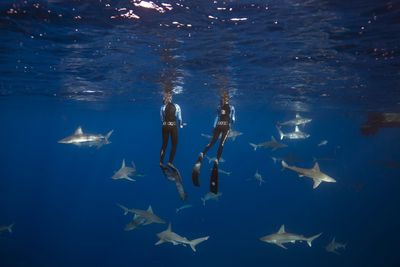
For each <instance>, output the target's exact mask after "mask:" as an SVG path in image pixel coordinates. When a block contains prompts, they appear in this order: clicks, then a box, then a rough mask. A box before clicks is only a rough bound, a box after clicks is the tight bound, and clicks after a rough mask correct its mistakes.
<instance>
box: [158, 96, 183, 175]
mask: <svg viewBox="0 0 400 267" xmlns="http://www.w3.org/2000/svg"><path fill="white" fill-rule="evenodd" d="M160 117H161V122H162V146H161V152H160V166H161V167H163V166H164V156H165V150H166V148H167V145H168V137H169V136H171V143H172V147H171V151H170V153H169V160H168V166H169V167H171V168H175V166H174V165H173V161H174V157H175V153H176V146H177V145H178V125H179V127H180V128H183V123H182V113H181V108H180V107H179V105H178V104H174V103H172V94H171V93H167V94H166V95H165V96H164V105H163V106H162V107H161V110H160ZM177 122H178V125H177Z"/></svg>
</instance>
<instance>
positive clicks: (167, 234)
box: [155, 224, 209, 252]
mask: <svg viewBox="0 0 400 267" xmlns="http://www.w3.org/2000/svg"><path fill="white" fill-rule="evenodd" d="M157 237H158V238H159V239H160V240H158V241H157V243H155V245H160V244H162V243H165V242H170V243H172V244H174V245H182V246H184V247H186V245H189V246H190V247H191V248H192V250H193V251H194V252H196V246H197V245H198V244H200V243H201V242H204V241H206V240H208V238H209V236H205V237H201V238H196V239H193V240H188V239H187V238H186V237H183V236H180V235H178V234H177V233H174V232H172V229H171V224H169V225H168V228H167V230H165V231H162V232H160V233H158V234H157Z"/></svg>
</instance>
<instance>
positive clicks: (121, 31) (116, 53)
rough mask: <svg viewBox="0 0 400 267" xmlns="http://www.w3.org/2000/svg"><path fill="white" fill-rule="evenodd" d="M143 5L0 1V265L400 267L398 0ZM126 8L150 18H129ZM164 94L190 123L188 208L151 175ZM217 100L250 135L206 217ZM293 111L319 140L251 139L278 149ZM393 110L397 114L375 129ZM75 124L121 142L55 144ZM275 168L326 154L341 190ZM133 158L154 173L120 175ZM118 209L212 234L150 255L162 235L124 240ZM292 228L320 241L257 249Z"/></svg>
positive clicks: (183, 145)
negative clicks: (225, 101)
mask: <svg viewBox="0 0 400 267" xmlns="http://www.w3.org/2000/svg"><path fill="white" fill-rule="evenodd" d="M139 2H140V1H134V2H129V1H62V0H59V1H2V2H1V4H0V38H1V42H0V125H1V131H0V147H1V149H0V226H3V225H9V224H11V223H14V224H15V225H14V227H13V233H7V232H2V233H0V266H35V267H36V266H38V267H39V266H40V267H43V266H60V267H64V266H65V267H66V266H68V267H69V266H266V265H269V266H294V265H296V266H399V265H400V260H399V257H398V255H397V251H398V248H399V245H398V239H399V237H400V234H399V232H398V225H399V224H400V216H399V213H398V211H399V208H400V205H399V203H400V195H399V194H398V188H399V186H400V180H399V177H400V176H399V173H400V142H399V136H400V135H399V134H400V129H399V126H400V119H399V117H400V115H399V114H400V90H399V88H400V72H399V69H400V68H399V67H400V60H399V59H400V58H399V56H400V48H399V45H400V34H399V31H398V29H399V27H400V25H399V24H400V20H399V17H400V2H399V1H378V0H376V1H373V0H370V1H312V0H311V1H295V0H291V1H275V0H273V1H225V2H223V1H215V2H213V1H164V2H162V1H155V2H154V3H155V4H156V5H157V8H158V11H157V9H147V8H144V7H141V6H134V3H136V4H139ZM143 3H144V2H143ZM143 3H142V4H143ZM162 3H167V4H171V7H172V10H169V8H170V7H169V6H165V5H164V6H163V5H162ZM167 7H168V8H167ZM122 8H126V10H125V9H122ZM129 10H132V13H134V14H135V15H137V16H139V17H140V18H138V19H129V18H124V17H121V14H124V13H126V12H128V11H129ZM232 18H233V19H234V20H231V19H232ZM235 19H237V20H235ZM174 22H175V23H174ZM169 90H173V92H174V101H175V102H176V103H178V104H179V105H180V106H181V108H182V115H183V119H184V121H185V122H186V123H187V127H185V128H183V129H180V130H179V143H178V151H177V154H176V158H175V161H174V163H175V165H176V166H177V167H178V168H179V169H180V172H181V174H182V176H183V180H184V187H185V190H186V191H187V194H188V196H189V197H188V201H187V202H186V203H187V204H191V205H193V207H192V208H189V209H185V210H182V211H181V212H180V213H176V212H175V209H176V208H178V207H180V206H182V205H183V204H186V203H184V202H182V201H181V200H180V199H179V197H178V194H177V192H176V188H175V185H174V184H173V183H171V182H170V181H168V180H167V179H165V177H164V176H163V175H162V173H161V171H160V169H159V167H158V162H159V151H160V147H161V125H160V120H159V109H160V105H161V102H162V94H163V92H164V91H169ZM222 90H227V91H228V92H229V94H230V96H231V101H232V104H233V105H234V106H235V108H236V123H235V125H234V129H235V130H237V131H240V132H242V133H243V135H241V136H239V137H237V139H236V140H235V141H232V140H228V141H227V143H226V145H225V148H224V152H223V156H222V157H223V158H224V159H225V160H226V162H225V163H221V165H220V168H221V169H223V170H226V171H231V172H232V174H231V175H230V176H227V175H224V174H220V191H221V192H222V196H221V198H220V200H219V201H212V200H210V201H208V202H207V203H206V206H205V207H204V206H203V205H202V201H201V200H200V198H201V197H203V196H204V195H205V194H206V193H207V192H208V182H209V175H210V172H211V170H210V168H211V167H212V165H211V164H209V163H208V161H206V160H205V161H204V162H203V166H202V170H201V183H202V186H201V187H200V188H197V187H194V186H193V185H192V183H191V177H190V176H191V171H192V167H193V164H194V162H195V160H196V158H197V156H198V154H199V152H200V151H201V150H202V149H203V148H204V146H205V145H206V144H207V139H206V138H204V137H202V136H201V134H202V133H205V134H210V133H211V131H212V123H213V121H214V116H215V109H216V107H217V105H218V100H219V95H220V93H221V91H222ZM296 113H300V114H301V115H302V116H304V117H308V118H312V122H311V123H309V124H307V125H305V126H304V127H302V128H301V129H302V130H303V131H305V132H307V133H310V135H311V136H310V138H308V139H305V140H286V139H285V140H283V141H281V142H283V143H285V144H287V145H288V147H287V148H283V149H280V150H276V151H271V150H269V149H262V148H260V149H257V151H254V150H253V149H252V147H251V146H250V145H249V142H252V143H261V142H264V141H267V140H270V138H271V136H275V138H277V139H278V137H279V134H278V131H277V129H276V126H275V125H276V123H277V122H282V121H286V120H289V119H292V118H294V116H295V114H296ZM388 113H391V114H397V116H398V117H397V120H396V121H394V122H387V121H382V120H381V119H376V118H377V117H378V118H382V116H384V114H388ZM78 126H82V128H83V130H84V131H87V132H90V133H101V134H105V133H107V132H108V131H109V130H111V129H113V130H114V133H113V134H112V136H111V138H110V141H111V143H110V144H108V145H104V146H102V147H101V148H96V147H76V146H73V145H65V144H59V143H57V141H58V140H60V139H62V138H64V137H66V136H68V135H70V134H72V133H73V132H74V131H75V129H76V128H77V127H78ZM283 129H284V130H285V131H289V130H291V128H290V127H285V128H283ZM323 140H327V141H328V143H327V144H326V145H324V146H318V144H319V143H320V142H321V141H323ZM168 152H169V150H168V151H167V156H168ZM215 154H216V146H215V147H214V148H213V149H212V150H210V152H209V156H211V157H213V156H215ZM271 157H277V158H285V160H286V161H287V162H288V163H289V164H290V165H294V166H299V167H303V168H311V167H312V166H313V165H314V164H315V160H316V161H318V163H319V165H320V168H321V170H322V171H323V172H326V173H327V174H329V175H330V176H332V177H334V178H335V179H336V180H337V183H322V184H321V185H320V186H319V187H318V188H317V189H313V188H312V180H311V179H309V178H305V177H298V175H297V174H295V173H294V172H293V171H290V170H282V167H281V165H280V163H279V162H277V163H274V161H273V160H272V159H271ZM124 158H125V159H126V161H127V162H131V161H134V163H135V165H136V167H137V170H138V171H139V172H141V173H144V174H145V176H144V177H138V178H137V181H136V182H129V181H116V180H113V179H111V176H112V175H113V174H114V172H115V171H116V170H118V169H119V168H120V166H121V161H122V159H124ZM256 170H258V171H259V172H260V173H261V174H262V175H263V177H264V179H265V181H266V183H264V184H262V185H261V186H259V184H258V182H257V181H255V180H253V176H254V173H255V172H256ZM249 179H250V180H249ZM116 203H121V204H123V205H125V206H127V207H130V208H137V209H147V207H148V206H149V205H151V206H152V208H153V211H154V213H156V214H157V215H159V216H160V217H161V218H163V219H164V220H165V221H167V222H171V224H172V230H173V231H174V232H176V233H178V234H180V235H182V236H185V237H187V238H188V239H194V238H198V237H202V236H208V235H209V236H210V238H209V240H207V241H205V242H204V243H201V244H199V245H198V246H197V252H193V251H192V250H191V249H190V247H183V246H173V245H172V244H171V243H164V244H161V245H159V246H155V245H154V244H155V243H156V242H157V241H158V238H157V237H156V234H157V233H159V232H161V231H163V230H165V229H166V228H167V224H163V225H162V224H150V225H146V226H140V227H139V228H138V229H135V230H133V231H129V232H127V231H124V227H125V225H126V224H127V223H128V222H129V221H130V219H131V216H124V214H123V211H122V210H121V209H120V208H119V207H118V206H117V205H116ZM282 224H285V226H286V230H287V231H288V232H293V233H298V234H303V235H305V236H307V237H308V236H312V235H315V234H318V233H321V232H322V233H323V234H322V235H321V236H320V237H319V238H317V239H316V240H315V241H314V242H313V246H312V247H311V248H310V247H308V246H307V244H306V243H296V244H287V247H288V249H287V250H284V249H282V248H280V247H278V246H276V245H273V244H268V243H264V242H261V241H260V240H259V238H260V237H262V236H265V235H268V234H271V233H275V232H277V231H278V229H279V227H280V226H281V225H282ZM333 237H336V240H337V241H339V242H341V243H346V244H347V248H346V249H345V250H340V251H339V252H340V255H336V254H333V253H329V252H327V251H326V250H325V247H326V245H327V244H328V243H329V242H330V241H331V240H332V238H333Z"/></svg>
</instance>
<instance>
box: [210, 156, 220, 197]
mask: <svg viewBox="0 0 400 267" xmlns="http://www.w3.org/2000/svg"><path fill="white" fill-rule="evenodd" d="M210 192H211V193H214V194H217V193H218V164H217V163H214V167H213V169H212V171H211V177H210Z"/></svg>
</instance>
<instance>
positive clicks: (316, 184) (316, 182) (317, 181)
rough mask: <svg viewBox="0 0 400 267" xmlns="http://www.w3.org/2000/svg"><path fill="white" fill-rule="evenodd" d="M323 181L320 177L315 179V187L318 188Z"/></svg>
mask: <svg viewBox="0 0 400 267" xmlns="http://www.w3.org/2000/svg"><path fill="white" fill-rule="evenodd" d="M321 182H322V181H321V180H320V179H314V185H313V189H315V188H317V187H318V186H319V184H320V183H321Z"/></svg>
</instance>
